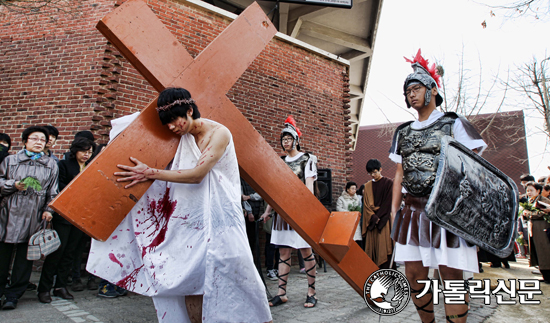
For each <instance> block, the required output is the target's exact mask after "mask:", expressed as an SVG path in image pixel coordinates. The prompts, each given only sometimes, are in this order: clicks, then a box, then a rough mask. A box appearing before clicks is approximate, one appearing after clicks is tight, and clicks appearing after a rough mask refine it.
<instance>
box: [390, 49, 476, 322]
mask: <svg viewBox="0 0 550 323" xmlns="http://www.w3.org/2000/svg"><path fill="white" fill-rule="evenodd" d="M407 61H409V62H411V63H412V67H413V69H414V72H413V73H412V74H410V75H409V76H407V78H406V80H405V83H404V86H403V91H404V94H405V97H406V98H405V101H406V103H407V106H408V107H409V108H410V107H412V108H414V109H415V110H416V111H417V112H418V119H417V120H415V121H414V122H408V123H405V124H403V125H401V126H399V127H398V128H397V130H396V132H395V135H394V139H393V143H392V148H391V149H390V159H392V160H393V161H394V162H396V163H397V171H396V174H395V179H394V185H393V194H392V195H393V196H392V223H395V221H397V222H396V223H395V224H394V230H393V232H392V238H393V240H394V241H395V242H396V245H395V261H396V262H398V263H402V264H403V263H404V264H405V274H406V276H407V278H408V280H409V282H410V284H411V293H412V294H413V295H414V296H413V297H412V300H413V302H414V304H415V306H416V308H417V311H418V314H419V316H420V319H421V320H422V322H426V323H427V322H434V321H435V318H434V313H433V301H432V298H433V294H432V292H431V291H429V292H428V293H426V294H425V295H424V296H423V297H421V298H416V295H418V293H420V292H421V291H422V289H423V287H424V285H423V284H419V283H418V282H417V281H418V280H422V279H428V271H429V269H430V268H434V269H439V272H440V275H441V278H442V279H443V280H462V279H463V271H471V272H478V261H477V252H476V246H473V245H469V244H468V243H467V242H466V241H465V240H464V239H462V238H460V237H457V236H456V235H454V234H452V233H450V232H446V231H445V229H443V228H441V227H439V226H437V225H436V224H434V223H432V222H431V221H430V220H429V219H428V218H427V216H426V214H425V211H424V207H425V205H426V202H427V201H428V197H429V195H430V192H431V189H432V187H433V183H434V181H435V172H436V171H437V160H436V159H437V158H439V152H440V149H441V138H442V137H443V136H445V135H450V136H453V137H454V138H455V139H456V140H457V141H459V142H460V143H462V144H464V145H465V146H466V147H468V148H470V149H472V150H474V151H476V152H477V153H481V152H482V151H483V150H484V149H485V148H486V147H487V145H486V144H485V142H484V141H483V139H481V136H480V135H479V134H478V133H477V131H476V130H475V129H474V128H473V126H472V125H471V124H470V123H469V122H468V121H467V120H466V119H465V118H463V117H460V116H458V115H456V114H454V113H445V114H444V113H442V112H440V111H437V110H436V107H437V106H439V105H440V104H441V103H442V101H443V99H442V97H441V96H440V95H439V92H438V91H439V90H438V87H437V83H439V75H437V74H436V73H435V66H434V65H432V66H431V67H429V66H428V62H427V60H425V59H424V58H423V57H422V56H421V55H420V50H419V51H418V54H417V56H416V57H415V58H414V60H413V61H411V60H407ZM402 188H405V189H406V193H407V195H406V198H405V206H404V207H403V209H400V207H401V201H402V198H403V193H402V192H403V191H402ZM415 294H416V295H415ZM466 301H467V302H468V301H469V300H468V296H466ZM445 313H446V315H447V320H448V321H449V322H453V323H457V322H466V319H467V315H468V305H467V304H458V305H452V304H445Z"/></svg>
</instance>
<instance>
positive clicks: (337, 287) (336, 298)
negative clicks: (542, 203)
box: [0, 260, 550, 323]
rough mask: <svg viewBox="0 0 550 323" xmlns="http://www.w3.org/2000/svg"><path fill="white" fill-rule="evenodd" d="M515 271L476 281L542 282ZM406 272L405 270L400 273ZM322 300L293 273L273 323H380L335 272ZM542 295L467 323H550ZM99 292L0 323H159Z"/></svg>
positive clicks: (475, 314) (8, 315)
mask: <svg viewBox="0 0 550 323" xmlns="http://www.w3.org/2000/svg"><path fill="white" fill-rule="evenodd" d="M511 266H512V268H511V269H509V270H507V269H501V268H498V269H497V268H487V267H488V266H487V265H484V269H485V273H483V274H480V275H479V276H478V275H476V278H481V279H483V278H499V277H501V278H504V277H505V278H531V279H532V278H540V277H541V276H533V275H532V274H531V270H532V269H533V268H529V267H528V266H527V262H526V261H525V260H518V262H517V263H511ZM400 270H403V267H401V268H400ZM38 278H39V274H38V273H33V277H32V279H31V281H32V282H35V283H37V282H38ZM266 282H267V286H268V289H269V291H270V292H271V293H273V294H275V293H276V291H277V282H276V281H269V280H266ZM316 286H317V294H318V298H319V302H318V304H317V306H316V307H315V308H312V309H306V308H304V307H303V303H304V301H305V299H306V288H307V280H306V276H305V275H304V274H300V273H299V271H298V269H297V268H292V271H291V274H290V279H289V284H288V288H287V291H288V297H289V301H288V302H287V303H286V304H283V305H281V306H278V307H275V308H272V314H273V321H274V322H277V323H279V322H281V323H283V322H284V323H286V322H289V323H292V322H296V323H300V322H315V323H322V322H350V323H351V322H367V321H368V322H378V320H379V319H380V318H379V316H378V315H376V314H375V313H373V312H372V311H371V310H370V309H369V308H368V307H367V306H366V305H365V302H364V301H363V299H362V298H361V297H360V296H359V295H358V294H357V293H356V292H355V291H354V290H352V289H351V287H349V286H348V284H347V283H346V282H345V281H344V280H343V279H342V278H341V277H340V276H339V275H338V274H337V273H336V272H335V271H334V270H333V269H331V268H328V269H327V272H326V273H325V272H324V271H323V269H319V270H318V279H317V283H316ZM541 289H542V290H543V294H544V295H542V296H538V297H537V299H541V301H542V303H541V305H515V306H513V305H498V306H497V305H496V303H495V299H494V298H493V299H492V301H491V305H483V304H482V303H481V301H480V300H473V301H472V302H471V310H470V315H469V317H468V322H490V323H496V322H498V323H507V322H510V323H517V322H526V321H529V322H550V319H549V318H550V298H549V295H550V285H546V284H544V283H542V284H541ZM96 294H97V293H96V292H95V291H83V292H74V293H73V295H74V296H75V301H71V302H69V301H64V300H61V299H59V298H57V297H53V298H54V300H55V301H54V302H53V303H52V304H41V303H39V302H38V300H37V298H36V292H27V293H25V295H24V296H23V298H22V299H21V300H20V302H19V304H18V307H17V309H16V310H14V311H0V322H2V323H3V322H9V323H27V322H56V323H58V322H60V323H63V322H157V319H156V314H155V308H154V306H153V302H152V300H151V299H150V298H148V297H144V296H140V295H136V294H132V293H131V294H130V295H128V296H124V297H118V298H115V299H104V298H99V297H97V296H96ZM435 313H436V320H437V322H445V314H444V308H443V300H442V298H440V304H439V305H437V306H435ZM380 322H387V323H389V322H420V320H419V318H418V315H417V314H416V310H415V308H414V305H413V304H412V301H411V302H409V304H408V305H407V307H406V308H405V310H404V311H403V312H401V313H399V314H398V315H395V316H387V317H382V318H381V319H380Z"/></svg>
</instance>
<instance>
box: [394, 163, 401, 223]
mask: <svg viewBox="0 0 550 323" xmlns="http://www.w3.org/2000/svg"><path fill="white" fill-rule="evenodd" d="M402 183H403V165H402V164H401V163H398V164H397V170H396V171H395V178H394V180H393V188H392V199H391V223H393V222H394V220H395V215H396V214H397V211H399V208H400V207H401V200H403V193H401V184H402Z"/></svg>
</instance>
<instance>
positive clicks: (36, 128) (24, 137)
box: [21, 126, 50, 144]
mask: <svg viewBox="0 0 550 323" xmlns="http://www.w3.org/2000/svg"><path fill="white" fill-rule="evenodd" d="M33 132H41V133H43V134H44V135H45V136H46V142H48V139H49V138H50V133H49V132H48V129H46V128H44V127H41V126H30V127H28V128H27V129H25V130H23V133H22V134H21V141H22V142H23V144H26V143H27V140H28V139H29V135H30V134H31V133H33Z"/></svg>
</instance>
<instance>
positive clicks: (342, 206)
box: [336, 182, 363, 245]
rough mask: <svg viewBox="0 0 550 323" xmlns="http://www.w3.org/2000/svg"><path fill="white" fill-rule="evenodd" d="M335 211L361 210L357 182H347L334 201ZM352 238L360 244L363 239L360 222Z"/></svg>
mask: <svg viewBox="0 0 550 323" xmlns="http://www.w3.org/2000/svg"><path fill="white" fill-rule="evenodd" d="M336 211H337V212H350V211H358V212H360V211H361V199H360V198H359V196H358V195H357V184H356V183H355V182H347V183H346V189H345V190H344V191H343V192H342V194H341V195H340V197H339V198H338V201H337V202H336ZM353 240H355V241H357V243H359V245H361V243H360V241H361V240H363V237H362V236H361V223H359V225H357V229H356V230H355V235H354V236H353Z"/></svg>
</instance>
